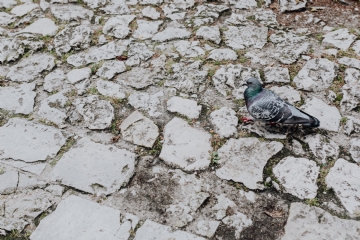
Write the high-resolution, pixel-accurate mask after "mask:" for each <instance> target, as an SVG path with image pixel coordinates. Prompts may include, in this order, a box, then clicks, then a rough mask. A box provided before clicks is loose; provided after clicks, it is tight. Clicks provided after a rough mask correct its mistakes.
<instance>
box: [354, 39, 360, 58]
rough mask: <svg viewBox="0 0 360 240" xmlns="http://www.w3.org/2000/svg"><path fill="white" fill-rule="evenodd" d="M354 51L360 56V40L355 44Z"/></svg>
mask: <svg viewBox="0 0 360 240" xmlns="http://www.w3.org/2000/svg"><path fill="white" fill-rule="evenodd" d="M352 49H353V50H354V52H355V53H356V54H357V55H358V56H360V40H358V41H356V42H355V43H354V45H353V46H352Z"/></svg>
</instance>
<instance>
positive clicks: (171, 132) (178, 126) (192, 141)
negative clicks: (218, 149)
mask: <svg viewBox="0 0 360 240" xmlns="http://www.w3.org/2000/svg"><path fill="white" fill-rule="evenodd" d="M210 139H211V135H210V134H209V133H207V132H205V131H203V130H199V129H196V128H193V127H190V126H189V124H188V123H187V122H185V121H184V120H182V119H180V118H177V117H175V118H173V119H172V120H171V121H170V122H169V123H167V124H166V125H165V128H164V143H163V147H162V149H161V153H160V158H161V159H163V160H164V161H165V162H166V163H168V164H170V165H175V166H177V167H180V168H181V169H184V170H186V171H192V170H200V169H206V168H207V167H208V166H209V164H210V161H209V159H208V158H209V151H211V145H210Z"/></svg>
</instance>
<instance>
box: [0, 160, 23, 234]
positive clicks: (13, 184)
mask: <svg viewBox="0 0 360 240" xmlns="http://www.w3.org/2000/svg"><path fill="white" fill-rule="evenodd" d="M0 167H1V172H2V173H1V174H0V182H1V184H0V194H10V193H14V192H15V191H16V189H17V185H18V182H19V173H18V171H14V170H10V169H9V170H7V169H6V168H5V170H4V167H3V166H2V165H0ZM0 207H2V206H1V204H0ZM0 213H1V212H0ZM1 215H3V214H1ZM0 227H1V224H0Z"/></svg>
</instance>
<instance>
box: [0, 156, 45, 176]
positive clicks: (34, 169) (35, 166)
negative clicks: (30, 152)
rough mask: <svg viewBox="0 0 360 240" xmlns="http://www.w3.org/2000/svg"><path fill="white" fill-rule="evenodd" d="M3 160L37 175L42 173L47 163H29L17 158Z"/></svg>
mask: <svg viewBox="0 0 360 240" xmlns="http://www.w3.org/2000/svg"><path fill="white" fill-rule="evenodd" d="M1 162H2V163H5V164H7V165H11V166H13V167H15V168H18V169H21V170H23V171H25V172H29V173H33V174H35V175H40V174H41V173H42V172H43V171H44V169H45V167H46V165H47V163H27V162H23V161H15V160H2V161H1Z"/></svg>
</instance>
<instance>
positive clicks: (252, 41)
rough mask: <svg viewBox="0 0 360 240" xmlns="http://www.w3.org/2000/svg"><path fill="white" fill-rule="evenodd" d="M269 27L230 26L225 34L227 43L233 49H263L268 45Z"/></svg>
mask: <svg viewBox="0 0 360 240" xmlns="http://www.w3.org/2000/svg"><path fill="white" fill-rule="evenodd" d="M267 33H268V29H267V27H256V26H244V27H234V26H229V28H228V30H227V31H225V32H224V37H225V43H226V45H227V46H229V47H232V48H233V49H235V50H237V49H246V48H249V47H254V48H260V49H261V48H263V47H264V45H265V44H266V43H267Z"/></svg>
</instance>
